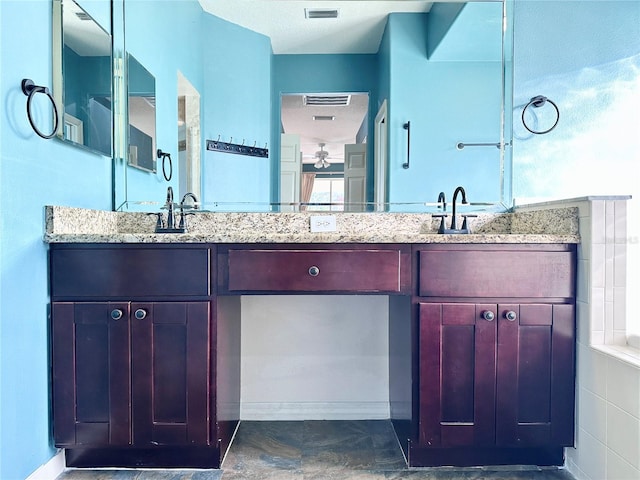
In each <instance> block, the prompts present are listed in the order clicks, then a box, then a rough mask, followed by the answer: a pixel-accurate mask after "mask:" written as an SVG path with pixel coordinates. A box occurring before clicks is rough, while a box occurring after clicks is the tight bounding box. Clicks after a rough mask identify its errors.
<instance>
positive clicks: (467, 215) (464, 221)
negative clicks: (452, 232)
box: [461, 213, 478, 230]
mask: <svg viewBox="0 0 640 480" xmlns="http://www.w3.org/2000/svg"><path fill="white" fill-rule="evenodd" d="M461 216H462V230H469V227H468V226H467V218H475V217H477V216H478V215H476V214H473V213H463V214H462V215H461Z"/></svg>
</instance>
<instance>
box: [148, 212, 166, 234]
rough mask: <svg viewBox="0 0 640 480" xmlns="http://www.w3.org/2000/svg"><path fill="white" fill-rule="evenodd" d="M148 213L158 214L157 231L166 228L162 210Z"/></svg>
mask: <svg viewBox="0 0 640 480" xmlns="http://www.w3.org/2000/svg"><path fill="white" fill-rule="evenodd" d="M147 215H156V216H157V220H156V231H157V230H158V229H159V228H164V222H163V220H162V213H161V212H154V213H147Z"/></svg>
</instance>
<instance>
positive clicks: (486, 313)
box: [482, 310, 496, 322]
mask: <svg viewBox="0 0 640 480" xmlns="http://www.w3.org/2000/svg"><path fill="white" fill-rule="evenodd" d="M482 318H484V319H485V320H487V321H488V322H492V321H493V319H494V318H496V316H495V315H494V313H493V312H492V311H491V310H485V311H484V312H482Z"/></svg>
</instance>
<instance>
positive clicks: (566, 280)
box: [418, 245, 575, 299]
mask: <svg viewBox="0 0 640 480" xmlns="http://www.w3.org/2000/svg"><path fill="white" fill-rule="evenodd" d="M574 258H575V256H574V248H573V246H569V245H539V246H538V245H536V246H531V245H529V246H508V245H500V246H495V245H492V246H490V247H489V246H482V245H474V246H449V247H448V248H447V247H439V248H438V247H435V248H429V249H422V248H421V249H419V250H418V268H419V273H418V275H419V288H418V295H420V296H423V297H483V298H486V297H517V298H558V299H560V298H562V299H567V298H573V297H574V294H575V291H574V284H575V283H574V277H575V267H574V262H575V260H574Z"/></svg>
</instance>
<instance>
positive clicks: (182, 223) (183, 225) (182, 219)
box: [178, 192, 198, 231]
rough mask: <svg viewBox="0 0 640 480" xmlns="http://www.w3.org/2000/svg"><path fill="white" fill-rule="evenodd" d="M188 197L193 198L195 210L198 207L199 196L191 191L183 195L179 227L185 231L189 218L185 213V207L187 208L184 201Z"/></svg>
mask: <svg viewBox="0 0 640 480" xmlns="http://www.w3.org/2000/svg"><path fill="white" fill-rule="evenodd" d="M187 198H191V200H193V209H194V210H197V209H198V197H196V195H195V194H194V193H191V192H187V193H185V194H184V196H183V197H182V200H181V201H180V223H179V224H178V228H180V229H182V230H184V231H186V230H187V220H186V219H185V213H184V208H185V204H184V202H185V201H186V200H187Z"/></svg>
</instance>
